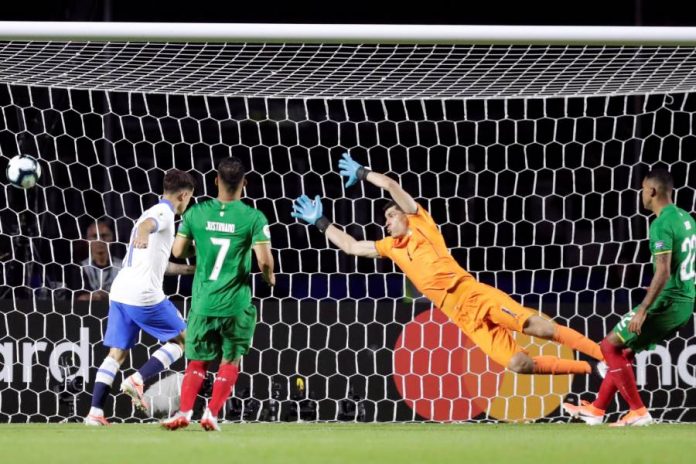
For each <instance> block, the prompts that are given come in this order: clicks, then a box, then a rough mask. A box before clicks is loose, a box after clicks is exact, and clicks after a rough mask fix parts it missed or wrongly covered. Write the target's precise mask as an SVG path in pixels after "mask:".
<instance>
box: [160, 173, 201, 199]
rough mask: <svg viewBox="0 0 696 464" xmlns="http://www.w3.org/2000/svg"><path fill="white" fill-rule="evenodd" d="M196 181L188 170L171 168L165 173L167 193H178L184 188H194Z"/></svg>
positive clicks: (164, 185)
mask: <svg viewBox="0 0 696 464" xmlns="http://www.w3.org/2000/svg"><path fill="white" fill-rule="evenodd" d="M195 185H196V183H195V181H194V180H193V176H192V175H191V174H189V173H188V172H184V171H179V170H178V169H170V170H169V171H167V173H166V174H165V175H164V181H163V189H164V191H165V192H167V193H176V192H180V191H182V190H193V189H194V187H195Z"/></svg>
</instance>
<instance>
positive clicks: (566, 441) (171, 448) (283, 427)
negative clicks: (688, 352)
mask: <svg viewBox="0 0 696 464" xmlns="http://www.w3.org/2000/svg"><path fill="white" fill-rule="evenodd" d="M222 427H223V431H222V433H213V432H207V433H206V432H203V431H202V430H201V429H200V428H199V426H198V424H195V423H194V424H191V426H189V428H187V429H184V430H179V431H176V432H169V431H165V430H162V429H160V428H159V427H158V426H157V425H153V424H146V425H140V424H117V425H112V426H110V427H105V428H88V427H85V426H84V425H82V424H5V425H0V462H2V463H7V464H15V463H17V464H29V463H41V464H48V463H51V464H60V463H71V464H78V463H79V464H82V463H86V464H89V463H95V464H106V463H121V464H122V463H141V464H149V463H163V464H175V463H193V464H208V463H216V464H218V463H233V462H239V463H245V464H252V463H253V464H256V463H259V464H260V463H264V464H266V463H283V464H294V463H303V464H313V463H322V464H325V463H361V464H362V463H373V462H374V463H380V464H387V463H398V464H406V463H438V464H439V463H450V462H451V463H455V462H456V463H479V462H480V463H487V464H488V463H496V462H501V463H510V464H524V463H534V464H542V463H548V462H551V463H561V464H573V463H583V464H585V463H587V464H590V463H592V464H596V463H605V462H606V463H646V464H648V463H649V464H654V463H670V464H672V463H687V462H688V463H693V462H696V424H689V425H669V424H662V425H653V426H650V427H640V428H622V429H612V428H609V427H607V426H599V427H589V426H586V425H583V424H533V425H532V424H501V425H492V424H432V423H429V424H425V423H424V424H416V423H413V424H336V423H304V424H288V423H279V424H266V423H259V424H223V425H222Z"/></svg>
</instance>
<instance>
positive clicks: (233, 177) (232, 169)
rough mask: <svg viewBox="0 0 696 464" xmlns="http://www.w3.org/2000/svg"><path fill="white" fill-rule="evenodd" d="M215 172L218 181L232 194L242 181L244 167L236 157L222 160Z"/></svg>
mask: <svg viewBox="0 0 696 464" xmlns="http://www.w3.org/2000/svg"><path fill="white" fill-rule="evenodd" d="M217 172H218V177H220V180H221V181H222V182H223V183H224V184H225V186H226V187H227V188H228V189H229V190H230V191H232V192H234V191H235V190H237V188H238V187H239V184H240V183H241V182H242V180H244V174H245V172H244V165H243V164H242V162H241V161H240V160H239V158H237V157H236V156H230V157H228V158H223V160H222V161H220V164H218V168H217Z"/></svg>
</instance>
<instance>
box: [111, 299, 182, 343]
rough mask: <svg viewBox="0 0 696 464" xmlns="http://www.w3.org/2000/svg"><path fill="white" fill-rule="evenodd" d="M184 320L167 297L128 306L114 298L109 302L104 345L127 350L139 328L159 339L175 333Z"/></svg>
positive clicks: (179, 329)
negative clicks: (154, 302)
mask: <svg viewBox="0 0 696 464" xmlns="http://www.w3.org/2000/svg"><path fill="white" fill-rule="evenodd" d="M185 328H186V323H185V322H184V320H183V319H182V318H181V316H180V315H179V311H178V310H177V309H176V306H174V305H173V304H172V302H171V301H169V300H168V299H167V298H165V299H164V300H162V301H161V302H159V303H157V304H156V305H152V306H131V305H127V304H124V303H119V302H118V301H112V302H111V303H110V305H109V318H108V320H107V323H106V334H105V335H104V345H106V346H108V347H111V348H120V349H122V350H128V349H130V348H132V347H133V345H135V342H136V340H137V338H138V332H139V331H140V330H141V329H142V330H144V331H145V332H147V333H148V334H150V335H152V336H153V337H155V338H156V339H158V340H159V341H161V342H166V341H169V340H171V339H172V338H174V337H176V336H177V335H179V333H180V332H181V331H182V330H184V329H185Z"/></svg>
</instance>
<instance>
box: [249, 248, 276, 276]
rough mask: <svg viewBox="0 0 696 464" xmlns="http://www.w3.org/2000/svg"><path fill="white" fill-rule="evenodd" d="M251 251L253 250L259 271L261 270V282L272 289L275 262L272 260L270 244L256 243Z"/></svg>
mask: <svg viewBox="0 0 696 464" xmlns="http://www.w3.org/2000/svg"><path fill="white" fill-rule="evenodd" d="M252 249H253V250H254V255H255V256H256V262H257V263H258V265H259V269H261V274H262V275H263V280H265V281H266V283H267V284H268V285H270V286H271V287H273V286H274V285H275V272H274V267H275V262H274V260H273V253H271V244H270V243H268V242H263V243H257V244H255V245H254V246H253V247H252Z"/></svg>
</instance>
